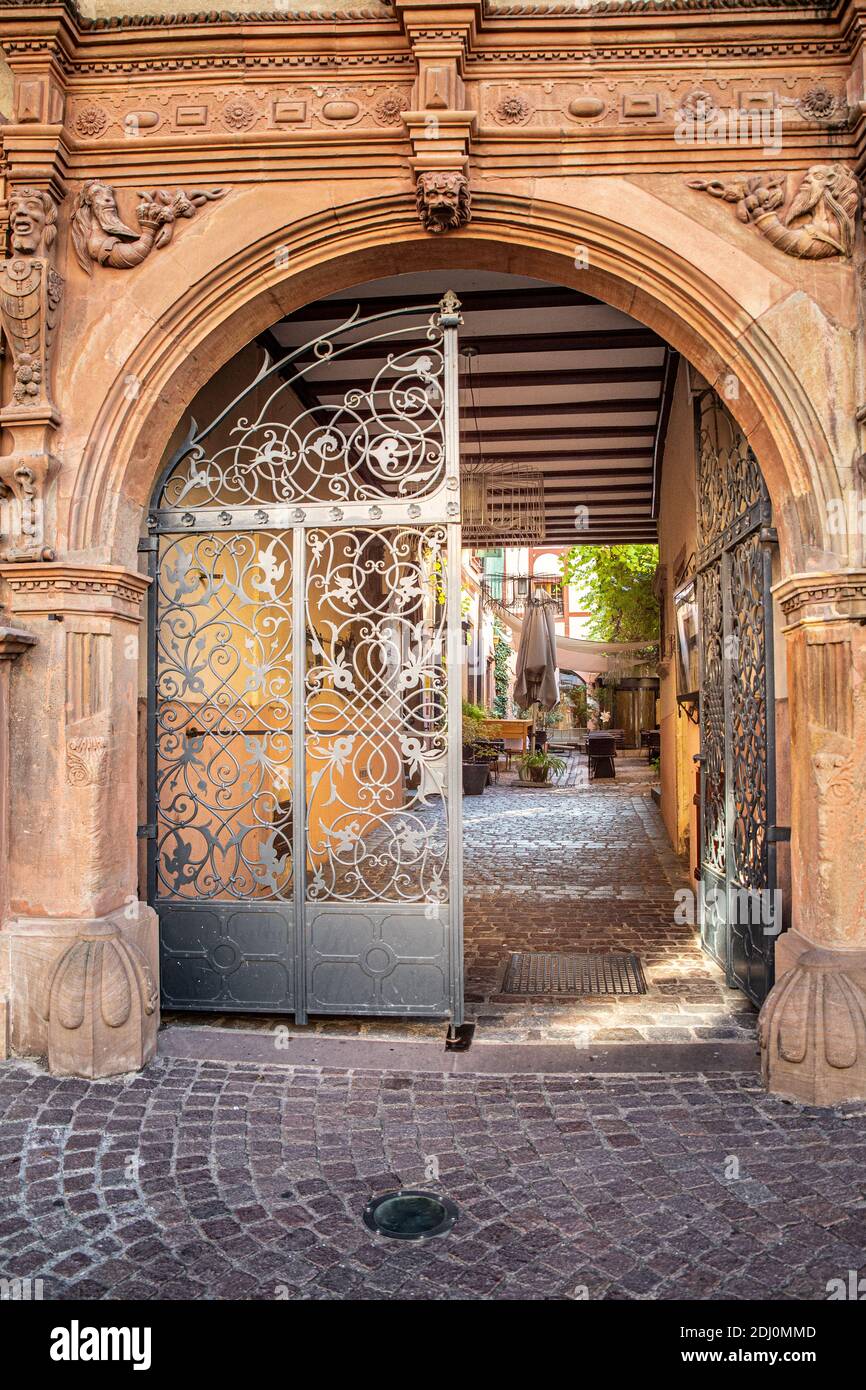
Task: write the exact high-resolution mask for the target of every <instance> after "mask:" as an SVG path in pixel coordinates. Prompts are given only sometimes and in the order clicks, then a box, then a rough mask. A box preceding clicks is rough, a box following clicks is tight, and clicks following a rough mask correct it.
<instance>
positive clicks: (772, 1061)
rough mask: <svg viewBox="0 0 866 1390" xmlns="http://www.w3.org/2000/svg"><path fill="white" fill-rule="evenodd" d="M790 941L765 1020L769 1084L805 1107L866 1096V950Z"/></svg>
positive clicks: (761, 1028) (761, 1034)
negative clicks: (842, 949) (829, 948)
mask: <svg viewBox="0 0 866 1390" xmlns="http://www.w3.org/2000/svg"><path fill="white" fill-rule="evenodd" d="M787 937H790V938H792V939H791V940H790V941H787V940H786V938H787ZM783 941H784V942H785V948H784V952H783V955H782V961H783V962H785V963H786V964H787V969H786V973H785V974H784V975H782V977H781V979H779V980H777V982H776V984H775V985H774V986H773V989H772V990H771V991H770V993H769V994H768V996H767V998H766V999H765V1001H764V1006H763V1008H762V1009H761V1013H760V1016H759V1018H758V1041H759V1043H760V1045H761V1069H762V1072H763V1077H764V1084H765V1085H766V1087H767V1089H768V1090H769V1091H771V1092H772V1093H773V1095H777V1096H784V1097H785V1098H787V1099H789V1100H797V1101H801V1102H802V1103H803V1104H805V1105H839V1104H841V1103H842V1102H843V1101H851V1100H866V951H831V950H826V949H823V948H821V947H817V946H813V945H812V944H811V943H810V942H808V941H806V940H805V938H803V937H801V936H799V934H798V933H797V932H786V933H785V935H784V936H783V937H781V938H780V940H779V943H778V944H779V946H781V944H782V942H783ZM798 952H799V953H798ZM783 968H784V966H783Z"/></svg>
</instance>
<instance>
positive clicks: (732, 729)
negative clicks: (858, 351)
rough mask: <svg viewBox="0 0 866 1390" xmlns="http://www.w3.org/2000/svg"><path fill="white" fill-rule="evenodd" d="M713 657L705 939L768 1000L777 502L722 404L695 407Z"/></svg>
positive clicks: (701, 553) (702, 599) (706, 776)
mask: <svg viewBox="0 0 866 1390" xmlns="http://www.w3.org/2000/svg"><path fill="white" fill-rule="evenodd" d="M695 421H696V423H695V428H696V441H697V443H696V453H697V468H698V474H697V492H698V519H697V520H698V565H697V585H698V606H699V614H700V619H699V621H700V655H701V695H700V733H701V853H700V872H701V910H700V918H701V936H702V941H703V944H704V947H705V949H706V950H707V951H708V952H709V953H710V954H711V955H712V956H713V957H714V958H715V959H716V960H717V961H718V962H719V964H720V965H722V966H724V968H725V973H726V978H727V981H728V984H729V985H736V986H738V987H739V988H740V989H742V990H743V991H744V993H745V994H747V995H748V997H749V998H750V999H751V1000H753V1002H755V1003H757V1004H760V1003H761V1002H762V1000H763V999H764V997H765V996H766V994H767V993H768V991H769V989H770V988H771V986H772V984H773V956H774V943H775V938H776V935H777V934H778V931H779V930H780V928H781V916H780V914H779V912H778V907H777V903H776V894H775V892H774V889H775V884H776V864H775V844H774V842H773V837H774V820H775V742H774V717H773V715H774V706H773V700H774V696H773V647H772V611H773V610H772V594H771V583H772V554H771V551H772V546H773V544H774V543H775V533H774V532H773V530H772V527H771V509H770V499H769V495H768V493H767V489H766V486H765V484H764V480H763V477H762V475H761V470H760V468H759V465H758V461H757V459H756V458H755V455H754V453H753V452H752V450H751V448H750V447H749V444H748V442H747V440H746V438H745V436H744V435H743V433H742V431H741V430H740V428H739V426H738V425H737V424H736V422H735V421H734V420H733V418H732V417H731V415H730V413H729V412H728V411H727V410H726V408H725V406H724V405H723V403H722V402H721V400H720V399H719V397H718V396H717V395H716V394H715V393H714V392H712V391H705V392H704V393H702V395H701V396H700V397H698V398H697V400H696V402H695Z"/></svg>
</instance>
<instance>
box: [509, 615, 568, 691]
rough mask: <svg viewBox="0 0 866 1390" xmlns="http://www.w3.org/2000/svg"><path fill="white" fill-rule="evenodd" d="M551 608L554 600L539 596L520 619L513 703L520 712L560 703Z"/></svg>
mask: <svg viewBox="0 0 866 1390" xmlns="http://www.w3.org/2000/svg"><path fill="white" fill-rule="evenodd" d="M554 607H555V604H554V602H553V600H552V599H551V598H549V597H548V595H547V594H545V593H544V592H541V593H538V594H536V595H535V596H534V598H533V599H532V602H531V603H528V604H527V606H526V612H525V613H524V615H523V626H522V628H521V629H520V643H519V645H518V648H517V669H516V677H517V679H516V681H515V684H514V703H515V704H517V705H520V706H521V707H522V708H523V709H528V708H529V706H530V705H540V706H541V708H542V709H553V706H554V705H555V704H558V703H559V672H558V671H557V669H556V628H555V626H554V616H553V610H554Z"/></svg>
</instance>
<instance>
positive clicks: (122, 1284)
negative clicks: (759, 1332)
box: [0, 1057, 866, 1301]
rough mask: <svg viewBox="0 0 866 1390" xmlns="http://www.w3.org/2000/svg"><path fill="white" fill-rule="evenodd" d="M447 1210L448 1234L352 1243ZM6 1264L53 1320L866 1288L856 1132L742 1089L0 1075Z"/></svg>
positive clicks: (179, 1066) (193, 1074) (865, 1174)
mask: <svg viewBox="0 0 866 1390" xmlns="http://www.w3.org/2000/svg"><path fill="white" fill-rule="evenodd" d="M406 1186H421V1187H425V1188H428V1189H430V1190H433V1191H440V1192H442V1193H443V1194H445V1195H447V1196H449V1197H451V1198H452V1199H453V1200H454V1201H455V1202H456V1203H457V1204H458V1206H459V1209H460V1215H459V1219H458V1221H457V1224H456V1226H455V1227H454V1229H453V1231H451V1233H450V1234H449V1235H447V1236H443V1237H438V1238H435V1239H432V1240H430V1241H428V1242H425V1243H421V1244H408V1243H403V1242H395V1241H388V1240H385V1239H383V1238H381V1237H375V1236H373V1235H372V1234H371V1233H370V1232H368V1231H367V1230H366V1228H365V1227H364V1225H363V1223H362V1219H361V1213H362V1211H363V1208H364V1205H365V1204H366V1202H367V1201H368V1200H369V1198H370V1197H372V1196H374V1195H378V1194H380V1193H382V1192H384V1191H387V1190H389V1189H393V1188H399V1187H406ZM0 1257H2V1270H3V1274H4V1277H6V1278H16V1277H17V1278H26V1277H28V1276H29V1277H31V1278H40V1279H42V1280H43V1293H44V1297H45V1298H47V1299H71V1298H85V1299H132V1298H145V1299H190V1298H192V1299H274V1298H285V1297H289V1298H297V1299H315V1300H319V1299H331V1300H345V1299H358V1300H380V1299H388V1298H408V1299H412V1300H421V1299H425V1300H426V1299H430V1300H451V1299H457V1300H467V1299H484V1300H491V1299H497V1300H498V1299H505V1300H510V1299H521V1300H522V1299H532V1300H550V1299H574V1298H584V1297H586V1298H590V1299H605V1300H624V1299H639V1300H651V1299H659V1300H665V1299H678V1298H696V1299H702V1300H706V1299H714V1300H731V1301H736V1300H739V1299H746V1298H759V1299H782V1300H794V1299H796V1300H823V1299H825V1298H826V1297H827V1285H828V1281H829V1280H831V1279H833V1280H835V1279H842V1280H847V1279H848V1278H849V1271H854V1272H855V1273H856V1275H857V1277H860V1276H861V1275H862V1273H863V1271H864V1270H866V1110H864V1108H863V1107H860V1108H859V1109H858V1108H849V1109H847V1110H843V1111H840V1112H826V1111H818V1110H811V1109H806V1108H801V1107H797V1106H792V1105H786V1104H783V1103H782V1102H780V1101H779V1100H777V1099H775V1098H773V1097H769V1096H767V1095H765V1094H764V1093H763V1091H762V1090H761V1087H760V1083H759V1081H758V1079H757V1078H756V1077H754V1076H753V1075H746V1074H741V1073H731V1072H728V1073H716V1074H712V1075H710V1074H707V1075H702V1074H682V1073H681V1074H676V1075H670V1076H658V1077H656V1076H646V1075H644V1076H628V1075H617V1076H595V1077H589V1076H584V1077H580V1078H575V1077H571V1076H540V1075H537V1074H532V1073H525V1074H522V1075H513V1076H479V1075H473V1074H466V1075H460V1074H458V1075H444V1074H431V1073H420V1072H398V1073H394V1074H388V1073H385V1072H382V1071H373V1070H369V1069H345V1068H337V1067H333V1068H332V1067H295V1068H286V1067H275V1066H268V1065H264V1064H260V1063H243V1064H234V1065H233V1064H228V1063H224V1062H205V1061H195V1060H189V1059H182V1058H169V1057H163V1058H161V1059H160V1060H159V1061H157V1062H155V1063H153V1064H151V1066H149V1067H148V1068H147V1069H146V1071H145V1072H144V1073H142V1074H140V1075H136V1076H132V1077H125V1078H118V1079H115V1080H112V1081H102V1082H88V1081H84V1080H72V1079H64V1078H57V1077H51V1076H48V1075H46V1074H44V1073H42V1072H39V1071H38V1070H37V1069H36V1068H35V1067H31V1066H29V1065H26V1064H22V1063H12V1064H8V1065H6V1066H4V1067H3V1068H2V1069H0Z"/></svg>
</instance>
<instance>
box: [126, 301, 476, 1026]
mask: <svg viewBox="0 0 866 1390" xmlns="http://www.w3.org/2000/svg"><path fill="white" fill-rule="evenodd" d="M427 310H428V312H427V313H426V314H425V313H424V310H423V308H422V309H418V308H413V309H411V310H408V309H407V310H406V311H403V312H402V313H397V314H394V313H388V314H387V315H381V314H380V315H375V316H373V317H371V318H369V319H366V320H362V319H360V318H359V317H358V315H357V314H355V315H353V317H352V318H351V319H350V320H349V321H348V322H347V323H346V324H344V325H342V326H341V328H340V329H338V330H336V331H335V332H333V333H330V334H326V335H323V336H322V337H320V338H318V339H316V340H314V341H313V342H312V343H310V344H307V345H305V347H303V348H300V349H296V350H294V351H293V352H291V353H289V354H287V356H286V357H285V358H284V359H282V360H281V361H280V362H278V363H272V362H270V361H266V362H265V365H264V367H263V368H262V370H261V371H260V372H259V373H258V375H257V377H256V378H255V380H254V381H253V382H251V383H250V385H249V387H247V388H246V389H245V390H244V391H243V392H241V394H240V395H239V396H238V397H236V399H235V400H233V401H231V402H230V403H228V404H227V405H226V406H225V407H224V408H223V409H222V410H221V411H220V413H219V414H218V415H217V416H216V417H215V419H214V420H212V421H211V422H210V424H209V425H207V426H206V427H205V428H204V429H199V428H198V427H197V426H196V425H195V424H193V425H191V428H190V432H189V435H188V436H187V438H186V440H185V441H184V443H183V445H182V446H181V447H180V449H179V450H178V451H177V452H176V454H175V455H174V457H173V458H172V459H171V461H170V462H169V464H168V465H167V468H166V470H165V473H164V475H163V478H162V480H161V482H160V485H159V487H158V489H157V493H156V496H155V500H154V505H153V508H152V510H151V513H150V516H149V521H148V527H149V531H150V533H151V535H150V538H149V539H148V540H147V541H145V542H144V543H143V548H145V549H147V550H149V551H150V566H151V574H152V576H153V578H154V584H153V586H152V590H151V600H150V628H151V649H150V651H151V657H150V680H149V690H150V697H149V715H148V728H149V813H148V825H147V827H145V833H146V834H147V835H148V838H149V856H148V863H149V871H148V877H149V894H150V900H151V902H152V903H153V904H154V905H155V906H156V908H157V911H158V913H159V917H160V930H161V956H162V974H163V1001H164V1004H165V1006H166V1007H172V1008H195V1009H220V1010H224V1011H225V1010H229V1011H230V1010H265V1011H268V1012H294V1014H295V1017H296V1018H297V1019H298V1020H299V1021H303V1020H304V1019H305V1018H306V1015H307V1012H308V1010H309V1011H312V1012H315V1013H357V1014H381V1013H395V1014H409V1015H428V1016H429V1015H446V1014H450V1015H451V1017H452V1018H453V1019H454V1020H455V1021H457V1022H460V1021H461V1020H462V911H461V872H462V865H461V845H460V834H461V826H460V816H461V795H460V740H459V737H457V738H454V737H449V731H453V730H454V729H458V730H459V728H460V684H459V681H458V680H450V681H449V679H448V671H449V665H451V666H454V665H456V663H457V662H458V661H459V660H460V658H461V657H462V654H463V648H462V641H461V640H460V639H461V636H462V634H461V630H460V606H459V596H460V524H459V518H460V504H459V466H458V422H457V341H456V339H457V327H458V324H459V322H460V315H459V304H458V303H457V301H456V299H455V298H454V296H453V295H450V294H449V295H446V296H445V298H444V299H443V300H442V301H441V303H440V304H439V305H438V306H434V305H430V306H427ZM410 315H411V317H409V316H410ZM386 318H387V319H396V320H398V321H399V326H398V327H394V326H389V325H387V324H384V323H383V319H386ZM361 334H363V335H364V336H360V335H361ZM412 338H415V339H416V340H417V343H418V345H417V347H410V348H409V349H408V350H407V349H406V340H407V339H408V340H411V339H412ZM395 339H397V340H398V341H399V344H400V351H399V352H389V351H388V349H389V347H390V345H391V343H392V341H393V340H395ZM373 345H377V346H376V347H374V348H373V351H374V352H379V353H380V356H381V364H380V365H379V367H378V370H375V371H374V372H372V373H371V375H370V379H369V380H368V381H366V382H364V381H361V382H359V384H358V386H357V388H356V389H353V390H351V391H348V392H346V393H345V394H344V395H343V397H342V399H341V400H340V401H339V403H338V404H336V405H333V406H321V405H319V406H316V407H314V408H312V409H308V410H304V409H303V408H301V407H297V405H294V406H292V405H290V404H289V403H288V402H287V391H288V389H289V388H291V386H292V384H293V383H295V382H298V381H300V380H301V379H302V378H303V377H305V376H306V375H307V374H309V373H310V372H313V371H315V368H316V366H317V365H320V364H321V363H323V362H326V361H331V360H333V359H334V358H336V357H339V356H340V355H342V354H344V353H349V352H352V351H353V350H354V351H355V354H356V355H357V350H358V348H359V347H362V346H363V347H364V348H365V349H366V348H367V347H368V346H370V347H372V346H373ZM369 355H370V354H369V353H367V352H365V353H364V354H363V356H365V357H368V356H369ZM449 657H451V658H453V659H452V660H451V661H450V662H449Z"/></svg>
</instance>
